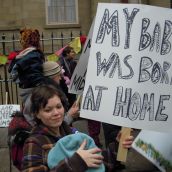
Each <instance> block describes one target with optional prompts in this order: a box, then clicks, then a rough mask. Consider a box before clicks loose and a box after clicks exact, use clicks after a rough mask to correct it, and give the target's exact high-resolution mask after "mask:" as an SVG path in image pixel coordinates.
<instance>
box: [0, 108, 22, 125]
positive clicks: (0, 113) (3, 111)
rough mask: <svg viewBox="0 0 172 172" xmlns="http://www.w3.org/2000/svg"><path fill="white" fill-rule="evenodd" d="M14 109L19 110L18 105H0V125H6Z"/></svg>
mask: <svg viewBox="0 0 172 172" xmlns="http://www.w3.org/2000/svg"><path fill="white" fill-rule="evenodd" d="M15 111H20V105H0V127H8V125H9V123H10V121H11V115H12V114H13V112H15Z"/></svg>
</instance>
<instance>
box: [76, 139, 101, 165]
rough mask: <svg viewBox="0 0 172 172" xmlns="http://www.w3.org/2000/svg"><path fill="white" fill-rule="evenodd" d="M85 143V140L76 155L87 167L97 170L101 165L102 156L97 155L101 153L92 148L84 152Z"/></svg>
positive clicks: (97, 149) (99, 150)
mask: <svg viewBox="0 0 172 172" xmlns="http://www.w3.org/2000/svg"><path fill="white" fill-rule="evenodd" d="M86 143H87V142H86V140H84V141H83V142H82V144H81V146H80V148H79V149H78V150H77V153H78V154H79V155H80V156H81V158H82V159H83V160H84V161H85V163H86V164H87V166H88V167H94V168H98V167H99V166H100V165H101V164H102V163H103V156H102V155H100V154H98V153H100V152H101V149H99V148H92V149H88V150H84V148H85V146H86Z"/></svg>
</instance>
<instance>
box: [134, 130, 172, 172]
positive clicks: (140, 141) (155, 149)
mask: <svg viewBox="0 0 172 172" xmlns="http://www.w3.org/2000/svg"><path fill="white" fill-rule="evenodd" d="M132 147H133V148H134V149H135V150H136V151H138V152H139V153H140V154H141V155H143V156H144V157H145V158H147V159H148V160H149V161H151V162H152V163H153V164H154V165H155V166H157V167H158V168H159V169H160V170H161V171H162V172H166V171H172V149H171V148H172V134H169V133H160V132H154V131H145V130H143V131H141V132H140V133H139V135H138V136H137V137H136V139H135V141H134V142H133V144H132Z"/></svg>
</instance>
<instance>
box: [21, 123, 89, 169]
mask: <svg viewBox="0 0 172 172" xmlns="http://www.w3.org/2000/svg"><path fill="white" fill-rule="evenodd" d="M60 133H61V135H62V137H63V136H65V135H68V134H71V133H72V131H71V129H70V127H69V126H68V125H67V124H66V123H65V122H63V123H62V125H61V127H60ZM59 139H60V138H59V137H56V136H55V135H54V134H53V133H52V132H51V131H50V130H49V129H48V128H47V127H45V126H43V125H39V126H37V127H35V128H34V129H33V130H32V134H31V136H30V137H29V138H28V139H27V140H26V142H25V145H24V157H23V162H22V172H84V171H86V170H87V165H86V163H85V162H84V161H83V160H82V159H81V157H80V156H79V155H78V154H77V153H75V154H74V155H73V156H72V157H71V158H68V159H65V160H64V161H61V162H60V163H59V164H58V165H57V166H56V167H54V168H53V169H51V170H50V169H49V168H48V165H47V156H48V152H49V150H50V149H51V148H52V147H53V146H54V144H55V143H56V142H57V141H58V140H59ZM57 156H58V155H57Z"/></svg>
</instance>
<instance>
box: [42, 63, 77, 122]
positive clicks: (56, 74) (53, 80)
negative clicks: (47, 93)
mask: <svg viewBox="0 0 172 172" xmlns="http://www.w3.org/2000/svg"><path fill="white" fill-rule="evenodd" d="M43 73H44V76H45V77H46V79H45V80H46V81H44V82H45V84H46V85H54V86H55V87H56V88H58V89H60V90H61V91H62V92H63V93H64V97H66V95H65V92H64V90H63V87H61V86H60V81H61V79H62V78H63V72H62V67H61V66H60V65H59V64H58V63H56V62H53V61H46V62H45V63H43ZM64 106H65V110H66V113H65V117H64V120H65V121H66V122H67V124H69V125H71V124H72V122H73V120H74V119H75V118H78V116H79V113H78V111H79V106H78V105H77V104H76V102H74V103H73V105H72V106H71V107H70V109H69V103H68V99H67V97H66V103H65V105H64ZM66 106H67V107H66Z"/></svg>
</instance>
